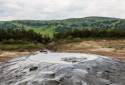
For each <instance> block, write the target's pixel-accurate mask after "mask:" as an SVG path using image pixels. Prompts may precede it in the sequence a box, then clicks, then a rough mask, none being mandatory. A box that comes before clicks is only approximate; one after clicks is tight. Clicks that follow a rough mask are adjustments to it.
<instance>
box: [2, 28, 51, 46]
mask: <svg viewBox="0 0 125 85" xmlns="http://www.w3.org/2000/svg"><path fill="white" fill-rule="evenodd" d="M10 39H14V40H27V41H36V42H39V43H43V44H45V43H48V42H50V41H51V38H49V37H48V36H46V35H42V34H40V33H36V32H35V31H34V30H31V29H30V30H25V29H10V28H9V29H2V28H1V29H0V41H3V40H10Z"/></svg>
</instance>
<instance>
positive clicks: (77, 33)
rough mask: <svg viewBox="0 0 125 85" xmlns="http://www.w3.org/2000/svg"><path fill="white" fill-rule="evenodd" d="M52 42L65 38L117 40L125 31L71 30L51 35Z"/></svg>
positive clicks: (124, 34)
mask: <svg viewBox="0 0 125 85" xmlns="http://www.w3.org/2000/svg"><path fill="white" fill-rule="evenodd" d="M53 37H54V40H61V39H66V38H87V37H92V38H96V37H99V38H112V37H115V38H119V37H125V30H118V29H113V30H99V29H91V30H89V29H83V30H72V31H68V32H65V33H64V32H59V33H56V34H54V35H53Z"/></svg>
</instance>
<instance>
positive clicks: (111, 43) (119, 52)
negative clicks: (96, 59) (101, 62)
mask: <svg viewBox="0 0 125 85" xmlns="http://www.w3.org/2000/svg"><path fill="white" fill-rule="evenodd" d="M49 47H50V48H51V49H52V50H55V51H61V52H75V53H91V54H97V55H103V56H109V57H113V58H116V59H120V60H122V61H125V39H119V40H89V41H85V40H84V41H82V42H74V43H64V44H50V45H49Z"/></svg>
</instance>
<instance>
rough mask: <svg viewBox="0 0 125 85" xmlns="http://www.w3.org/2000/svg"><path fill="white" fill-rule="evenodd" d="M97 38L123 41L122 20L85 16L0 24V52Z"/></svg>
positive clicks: (123, 27)
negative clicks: (0, 50) (120, 39)
mask: <svg viewBox="0 0 125 85" xmlns="http://www.w3.org/2000/svg"><path fill="white" fill-rule="evenodd" d="M96 38H110V39H111V38H125V20H124V19H117V18H108V17H86V18H77V19H75V18H72V19H65V20H50V21H33V20H14V21H4V22H3V21H1V22H0V49H2V50H5V49H6V50H7V49H8V50H9V49H21V50H22V49H30V48H41V47H44V46H43V45H47V44H48V43H50V42H53V41H54V42H56V43H70V42H79V41H82V40H83V39H96ZM110 48H111V47H110Z"/></svg>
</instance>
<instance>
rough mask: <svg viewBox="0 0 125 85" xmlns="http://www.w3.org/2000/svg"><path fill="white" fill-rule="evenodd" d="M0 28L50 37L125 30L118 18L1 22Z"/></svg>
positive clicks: (123, 23) (123, 22)
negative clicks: (60, 33)
mask: <svg viewBox="0 0 125 85" xmlns="http://www.w3.org/2000/svg"><path fill="white" fill-rule="evenodd" d="M0 28H4V29H7V28H13V29H25V30H29V29H33V30H34V31H35V32H37V33H41V34H43V35H46V34H47V35H49V36H50V37H52V36H53V34H54V33H55V32H56V33H58V32H67V31H72V30H82V29H99V30H113V29H120V30H121V29H125V20H124V19H119V18H108V17H85V18H72V19H65V20H49V21H34V20H14V21H5V22H3V21H1V22H0Z"/></svg>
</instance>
